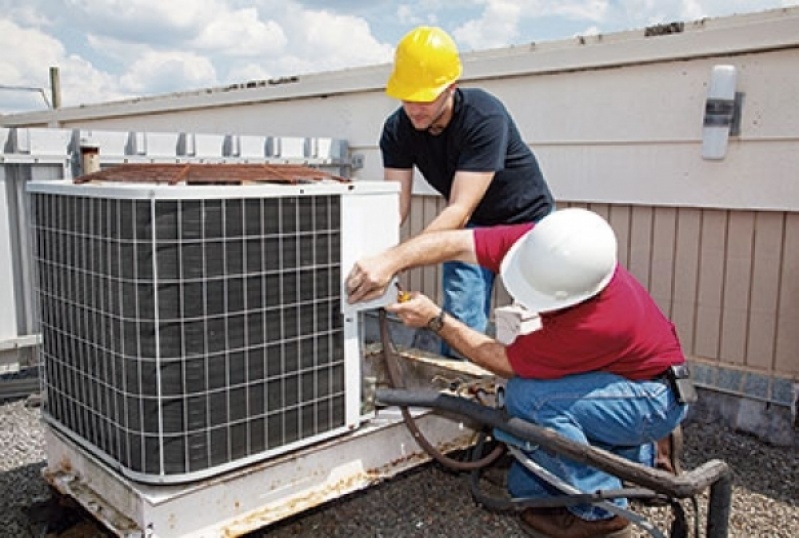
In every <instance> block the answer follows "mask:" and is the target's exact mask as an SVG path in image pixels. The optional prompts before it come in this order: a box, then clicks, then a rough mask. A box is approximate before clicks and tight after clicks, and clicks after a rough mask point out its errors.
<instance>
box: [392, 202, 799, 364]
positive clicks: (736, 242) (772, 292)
mask: <svg viewBox="0 0 799 538" xmlns="http://www.w3.org/2000/svg"><path fill="white" fill-rule="evenodd" d="M443 206H444V204H443V200H442V199H441V198H440V197H431V196H416V197H414V200H413V203H412V207H411V214H410V217H409V218H408V220H407V222H406V224H405V225H404V227H403V230H402V237H403V238H407V237H409V235H413V234H416V233H418V232H419V231H421V230H422V229H423V228H424V226H425V225H426V224H427V223H428V222H430V220H432V219H433V218H434V217H435V215H436V214H437V213H438V212H439V211H440V210H441V209H443ZM559 206H560V207H567V206H579V207H586V208H588V209H591V210H593V211H596V212H597V213H599V214H600V215H602V216H604V217H605V218H606V219H608V221H609V222H610V223H611V225H612V226H613V229H614V230H615V232H616V234H617V237H618V240H619V260H620V262H621V263H622V264H623V265H625V266H626V267H627V268H628V269H629V270H630V271H631V272H632V273H633V274H634V275H635V276H636V278H638V279H639V281H640V282H641V283H642V284H643V285H644V286H645V287H646V288H647V289H648V290H649V291H650V293H651V294H652V296H653V297H654V299H655V301H656V302H657V303H658V305H659V306H660V308H661V309H662V310H663V312H664V313H665V314H666V315H667V316H668V317H669V318H670V319H671V320H672V321H673V322H674V324H675V326H676V327H677V331H678V334H679V335H680V339H681V341H682V343H683V347H684V349H685V352H686V354H687V355H688V356H689V357H691V358H694V359H698V360H700V361H702V362H706V363H710V364H716V365H718V366H721V367H728V366H729V367H733V368H736V369H741V370H745V371H749V372H755V373H760V374H764V375H773V376H780V377H788V378H795V377H796V376H799V330H797V327H799V278H797V275H799V215H797V214H796V213H790V212H780V211H740V210H719V209H702V208H690V207H685V208H682V207H681V208H675V207H651V206H631V205H612V204H569V203H562V204H560V205H559ZM440 278H441V275H440V267H429V268H425V269H414V270H411V271H408V273H407V274H405V275H403V276H402V277H401V281H402V283H403V285H405V286H406V287H407V288H408V289H413V290H420V291H423V292H424V293H426V294H428V295H429V296H431V297H432V298H434V299H435V300H437V301H440V300H441V293H440V289H441V284H440ZM494 302H495V305H498V306H499V305H503V304H508V303H509V302H510V298H509V296H508V294H507V292H505V290H504V288H503V287H502V285H501V284H500V285H499V286H498V289H497V290H496V291H495V295H494Z"/></svg>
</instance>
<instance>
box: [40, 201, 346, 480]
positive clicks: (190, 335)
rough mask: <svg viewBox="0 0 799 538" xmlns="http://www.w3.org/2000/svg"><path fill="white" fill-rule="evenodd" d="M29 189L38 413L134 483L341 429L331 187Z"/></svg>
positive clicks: (341, 360)
mask: <svg viewBox="0 0 799 538" xmlns="http://www.w3.org/2000/svg"><path fill="white" fill-rule="evenodd" d="M208 188H211V189H212V188H213V187H206V189H208ZM31 196H32V198H31V201H32V206H31V209H32V220H33V228H34V238H35V245H34V256H35V262H36V265H37V269H38V273H39V288H38V295H39V299H40V303H41V322H42V323H41V324H42V333H43V338H44V346H43V359H44V364H45V369H46V381H45V388H46V395H47V399H46V408H45V413H46V416H47V418H48V420H50V421H51V422H54V423H55V424H56V425H58V426H59V427H60V428H62V429H65V430H66V431H67V432H68V433H69V434H70V435H71V436H72V437H73V438H76V439H77V440H78V441H79V442H81V443H82V444H83V445H85V446H86V447H87V448H89V449H90V450H92V451H93V452H95V453H96V454H98V455H101V456H102V457H103V458H104V459H106V460H110V461H112V462H113V463H114V464H116V465H118V466H120V467H121V469H122V470H123V471H125V472H127V473H128V474H130V475H132V476H134V477H135V478H138V479H141V480H144V481H179V480H184V479H193V478H198V477H201V476H206V475H208V474H212V473H213V472H216V471H218V470H221V469H223V468H225V467H227V466H230V465H232V464H233V465H235V464H236V462H246V461H251V460H252V459H253V458H262V457H265V456H268V455H269V454H275V453H279V452H281V451H285V449H286V448H287V447H293V446H296V445H297V444H302V443H307V442H311V441H313V440H314V439H317V438H319V437H320V436H325V435H329V434H330V432H334V431H337V430H339V429H342V428H345V427H346V424H345V422H346V419H345V411H344V401H345V393H346V387H345V356H344V355H345V353H344V348H345V346H344V331H343V328H342V314H341V298H340V291H339V282H340V279H341V255H340V252H341V241H342V233H341V222H340V214H341V197H340V196H338V195H335V194H325V195H313V196H311V195H297V196H280V197H274V198H245V197H241V198H235V197H234V198H229V197H225V198H220V199H213V198H202V199H157V198H150V199H128V198H114V197H101V196H94V195H93V196H80V195H63V194H60V193H46V192H34V193H32V194H31Z"/></svg>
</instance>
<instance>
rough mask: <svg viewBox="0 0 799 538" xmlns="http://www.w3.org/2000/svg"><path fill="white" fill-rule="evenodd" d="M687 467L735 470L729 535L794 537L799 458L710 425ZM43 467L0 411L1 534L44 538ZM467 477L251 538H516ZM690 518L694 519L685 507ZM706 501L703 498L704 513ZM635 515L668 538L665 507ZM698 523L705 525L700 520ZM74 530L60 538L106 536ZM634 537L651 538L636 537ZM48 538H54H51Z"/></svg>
mask: <svg viewBox="0 0 799 538" xmlns="http://www.w3.org/2000/svg"><path fill="white" fill-rule="evenodd" d="M684 434H685V444H686V451H685V457H684V463H685V467H687V468H689V469H690V468H694V467H696V466H698V465H699V464H701V463H702V462H704V461H707V460H709V459H723V460H725V461H726V462H727V463H728V464H729V465H730V466H731V468H732V469H733V472H734V476H735V478H734V492H733V507H732V511H731V517H730V536H732V537H736V538H737V537H740V538H749V537H768V538H794V537H796V536H799V453H798V452H799V451H797V450H796V447H773V446H769V445H766V444H764V443H762V442H761V441H759V440H757V439H754V438H752V437H750V436H747V435H743V434H740V433H736V432H733V431H730V430H728V429H725V428H723V427H721V426H719V425H718V424H715V423H701V422H691V423H689V424H687V425H685V428H684ZM43 466H44V450H43V446H42V428H41V424H40V409H39V408H38V407H36V406H27V405H26V404H25V401H24V400H18V401H14V402H10V403H5V404H2V405H0V536H3V537H6V536H8V537H14V538H26V537H32V536H44V533H43V532H42V531H41V529H42V524H41V523H40V524H39V526H38V527H37V526H36V525H35V524H33V525H32V524H31V517H30V515H31V514H36V511H35V510H31V507H32V506H34V505H37V503H42V502H43V501H46V500H48V499H49V498H50V493H49V488H48V486H47V484H46V483H45V482H44V480H43V479H42V478H41V475H40V472H41V469H42V467H43ZM467 481H468V476H467V475H465V474H455V473H452V472H449V471H447V470H445V469H443V468H442V467H441V466H440V465H438V464H427V465H423V466H421V467H418V468H416V469H414V470H412V471H409V472H407V473H405V474H403V475H401V476H398V477H395V478H394V479H391V480H388V481H386V482H384V483H382V484H380V485H377V486H375V487H372V488H370V489H369V490H367V491H363V492H359V493H356V494H353V495H350V496H347V497H345V498H342V499H339V500H337V501H334V502H331V503H328V504H327V505H324V506H322V507H319V508H317V509H314V510H311V511H308V512H305V513H303V514H300V515H298V516H295V517H293V518H291V519H288V520H284V521H282V522H279V523H277V524H274V525H272V526H270V527H268V528H265V529H262V530H259V531H256V532H253V533H251V534H250V535H248V538H260V537H269V538H287V537H318V536H330V537H345V536H346V537H352V536H369V537H406V536H409V537H410V536H414V537H416V536H418V537H447V538H449V537H460V538H466V537H482V536H522V535H523V534H522V532H521V531H520V530H519V526H518V524H517V523H516V519H515V518H514V517H513V516H510V515H506V514H499V513H494V512H490V511H488V510H485V509H483V508H481V507H479V506H477V505H476V504H475V503H474V502H473V500H472V498H471V495H470V492H469V486H468V483H467ZM685 507H686V510H687V512H688V514H689V515H690V514H692V512H693V511H692V508H691V506H690V503H689V502H687V501H686V503H685ZM704 507H705V499H700V512H702V513H703V512H704ZM635 510H636V511H637V512H639V513H642V514H645V515H646V516H647V517H649V518H650V520H651V521H652V522H653V523H655V524H656V525H658V526H659V527H660V528H661V529H662V530H663V531H664V532H666V534H668V532H667V531H668V521H670V511H669V510H668V509H666V508H644V507H641V506H638V505H635ZM701 521H702V522H703V523H702V524H703V525H704V521H705V520H704V519H702V520H701ZM104 535H105V533H103V532H102V531H100V530H97V529H94V528H93V527H91V526H87V525H85V522H84V524H83V525H81V524H75V525H73V526H72V531H71V532H64V533H63V534H60V535H57V536H64V537H66V536H74V537H91V536H97V537H101V536H104ZM635 535H636V536H648V534H645V533H643V532H639V531H638V529H636V534H635ZM48 536H54V535H53V534H50V535H48Z"/></svg>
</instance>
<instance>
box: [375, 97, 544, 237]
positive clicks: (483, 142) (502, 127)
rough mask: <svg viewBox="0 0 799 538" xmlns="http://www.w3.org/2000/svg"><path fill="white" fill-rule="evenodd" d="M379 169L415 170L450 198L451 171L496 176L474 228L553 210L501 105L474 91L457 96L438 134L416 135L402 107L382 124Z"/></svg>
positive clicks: (534, 165) (526, 219)
mask: <svg viewBox="0 0 799 538" xmlns="http://www.w3.org/2000/svg"><path fill="white" fill-rule="evenodd" d="M380 149H381V151H382V153H383V166H384V167H386V168H397V169H409V168H413V167H414V166H416V168H418V169H419V171H420V172H421V173H422V175H423V176H424V178H425V180H427V182H428V183H429V184H430V185H431V186H432V187H433V188H434V189H435V190H437V191H438V192H439V193H441V194H442V195H443V196H444V197H445V198H447V199H449V194H450V190H451V188H452V181H453V178H454V177H455V172H456V171H458V170H464V171H469V172H495V175H494V179H493V180H492V181H491V184H490V185H489V187H488V190H487V191H486V193H485V195H484V196H483V199H482V200H481V201H480V203H479V204H478V205H477V208H475V210H474V213H473V214H472V218H471V220H470V223H472V224H475V225H478V226H492V225H496V224H515V223H519V222H532V221H537V220H539V219H541V218H543V217H544V216H545V215H547V214H548V213H549V212H550V211H551V210H552V208H553V205H554V204H553V201H552V194H551V193H550V192H549V187H548V186H547V184H546V182H545V181H544V177H543V175H542V174H541V169H540V168H539V166H538V161H537V160H536V158H535V155H534V154H533V152H532V150H531V149H530V148H529V147H528V146H527V144H525V143H524V141H523V140H522V137H521V135H520V134H519V131H518V129H517V128H516V124H515V123H514V122H513V119H512V118H511V117H510V114H508V111H507V110H506V109H505V106H504V105H503V104H502V103H501V102H500V101H499V99H497V98H496V97H494V96H493V95H491V94H489V93H488V92H486V91H484V90H480V89H476V88H459V89H457V90H456V92H455V105H454V111H453V115H452V119H451V121H450V122H449V124H448V125H447V128H446V129H445V130H444V132H442V133H441V134H439V135H435V136H434V135H432V134H430V133H428V132H427V131H418V130H416V129H415V128H414V127H413V124H412V123H411V121H410V119H409V118H408V116H407V114H405V111H404V110H403V109H402V107H400V108H399V109H397V110H396V111H395V112H394V113H393V114H391V115H390V116H389V117H388V118H387V119H386V122H385V124H384V125H383V134H382V136H381V138H380Z"/></svg>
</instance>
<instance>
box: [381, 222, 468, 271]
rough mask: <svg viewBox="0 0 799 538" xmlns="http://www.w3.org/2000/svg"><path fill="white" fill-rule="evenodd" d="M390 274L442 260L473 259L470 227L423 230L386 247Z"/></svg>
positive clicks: (465, 260) (466, 260) (464, 260)
mask: <svg viewBox="0 0 799 538" xmlns="http://www.w3.org/2000/svg"><path fill="white" fill-rule="evenodd" d="M387 254H388V255H389V256H390V259H391V262H392V266H393V267H395V268H396V270H395V271H394V274H396V273H399V272H400V271H404V270H406V269H412V268H414V267H421V266H425V265H435V264H438V263H441V262H446V261H463V262H470V263H474V262H475V261H476V258H475V254H474V238H473V233H472V231H471V230H445V231H441V232H431V233H423V234H420V235H417V236H415V237H412V238H411V239H408V240H407V241H405V242H403V243H400V244H399V245H397V246H395V247H392V248H391V249H389V250H388V251H387Z"/></svg>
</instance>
